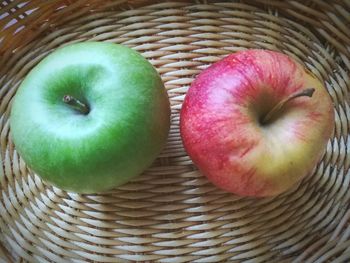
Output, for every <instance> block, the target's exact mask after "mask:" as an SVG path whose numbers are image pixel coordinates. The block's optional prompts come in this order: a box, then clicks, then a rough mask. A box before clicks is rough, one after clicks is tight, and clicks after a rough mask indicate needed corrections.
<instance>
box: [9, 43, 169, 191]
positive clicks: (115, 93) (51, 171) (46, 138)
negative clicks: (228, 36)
mask: <svg viewBox="0 0 350 263" xmlns="http://www.w3.org/2000/svg"><path fill="white" fill-rule="evenodd" d="M10 127H11V134H12V138H13V141H14V144H15V147H16V150H17V151H18V152H19V154H20V155H21V156H22V158H23V159H24V160H25V162H26V163H27V165H28V166H29V167H30V168H31V169H32V170H33V171H34V172H36V173H37V174H38V175H39V176H40V177H41V178H42V179H44V180H45V181H47V182H49V183H51V184H53V185H55V186H57V187H59V188H61V189H64V190H68V191H73V192H78V193H96V192H101V191H105V190H109V189H111V188H114V187H116V186H119V185H121V184H123V183H125V182H127V181H128V180H130V179H131V178H132V177H135V176H137V175H139V174H140V173H142V172H143V171H144V170H145V169H146V168H147V167H148V166H149V165H151V163H152V162H153V161H154V159H155V158H156V157H157V155H158V154H159V153H160V151H161V150H162V148H163V147H164V145H165V143H166V140H167V136H168V132H169V127H170V105H169V99H168V96H167V93H166V90H165V89H164V85H163V83H162V80H161V78H160V76H159V74H158V73H157V71H156V70H155V69H154V67H153V66H152V65H151V64H150V63H149V62H148V61H147V60H146V59H145V58H143V57H142V56H141V55H140V54H139V53H137V52H136V51H133V50H132V49H130V48H128V47H125V46H122V45H117V44H113V43H106V42H83V43H78V44H71V45H68V46H65V47H63V48H59V49H57V50H56V51H54V52H53V53H51V54H50V55H48V56H47V57H46V58H44V59H43V60H42V61H41V62H40V63H39V64H38V65H37V66H36V67H35V68H33V70H32V71H31V72H30V73H29V74H28V75H27V76H26V78H25V79H24V80H23V82H22V84H21V86H20V87H19V89H18V91H17V93H16V95H15V98H14V101H13V105H12V109H11V117H10Z"/></svg>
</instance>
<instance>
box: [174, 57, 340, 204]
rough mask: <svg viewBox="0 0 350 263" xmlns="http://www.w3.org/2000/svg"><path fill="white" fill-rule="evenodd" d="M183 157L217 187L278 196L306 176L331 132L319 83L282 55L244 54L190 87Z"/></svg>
mask: <svg viewBox="0 0 350 263" xmlns="http://www.w3.org/2000/svg"><path fill="white" fill-rule="evenodd" d="M180 127H181V136H182V140H183V143H184V146H185V149H186V151H187V152H188V154H189V156H190V157H191V158H192V160H193V162H194V163H195V164H196V165H197V166H198V168H199V170H200V171H201V172H202V173H203V174H204V175H205V176H207V177H208V179H209V180H210V181H211V182H213V183H214V184H215V185H217V186H218V187H220V188H222V189H224V190H227V191H229V192H232V193H235V194H238V195H242V196H256V197H263V196H272V195H276V194H279V193H282V192H284V191H286V190H287V189H289V188H290V187H292V186H293V185H294V184H295V183H297V182H298V181H300V180H301V179H302V178H303V177H304V176H306V175H307V174H309V173H310V172H311V171H312V169H313V168H314V167H315V166H316V165H317V162H318V161H319V160H320V158H321V157H322V155H323V153H324V150H325V148H326V144H327V141H328V139H329V138H330V136H331V134H332V131H333V127H334V112H333V106H332V101H331V99H330V96H329V95H328V93H327V91H326V89H325V88H324V86H323V85H322V83H321V82H320V81H319V80H318V79H317V78H316V77H315V76H313V75H312V74H311V73H310V72H309V71H307V70H306V69H305V68H304V67H303V66H301V65H300V64H298V63H297V62H296V61H294V60H293V59H291V58H290V57H288V56H287V55H284V54H281V53H278V52H273V51H267V50H247V51H242V52H238V53H235V54H231V55H229V56H227V57H226V58H224V59H222V60H220V61H218V62H217V63H214V64H213V65H211V66H210V67H209V68H207V69H206V70H204V71H203V72H201V73H200V74H199V76H198V77H197V78H196V79H195V80H194V82H193V83H192V85H191V87H190V89H189V90H188V93H187V95H186V98H185V101H184V103H183V106H182V110H181V115H180Z"/></svg>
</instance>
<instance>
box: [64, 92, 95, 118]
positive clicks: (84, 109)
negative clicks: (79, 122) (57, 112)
mask: <svg viewBox="0 0 350 263" xmlns="http://www.w3.org/2000/svg"><path fill="white" fill-rule="evenodd" d="M63 102H65V103H67V104H68V105H70V106H72V108H74V109H75V110H77V111H79V112H81V113H83V114H84V115H86V114H88V113H89V111H90V109H89V107H88V106H87V105H86V104H84V103H82V102H81V101H80V100H78V99H76V98H74V97H73V96H70V95H64V96H63Z"/></svg>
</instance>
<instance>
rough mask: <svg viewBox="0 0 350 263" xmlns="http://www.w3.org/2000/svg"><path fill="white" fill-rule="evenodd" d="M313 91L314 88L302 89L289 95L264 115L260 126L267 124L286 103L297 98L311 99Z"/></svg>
mask: <svg viewBox="0 0 350 263" xmlns="http://www.w3.org/2000/svg"><path fill="white" fill-rule="evenodd" d="M314 92H315V89H314V88H307V89H303V90H302V91H296V92H294V93H292V94H291V95H289V96H288V97H287V98H285V99H284V100H281V101H280V102H279V103H277V104H276V105H275V106H274V107H273V108H272V109H271V110H270V111H269V112H268V113H267V114H266V115H265V117H264V118H263V119H262V121H261V123H262V124H266V123H268V122H269V121H270V120H271V119H272V117H273V116H275V114H276V113H277V112H279V111H280V110H281V109H282V108H283V107H284V105H285V104H286V103H288V102H289V101H291V100H293V99H295V98H298V97H304V96H306V97H310V98H311V97H312V95H313V94H314Z"/></svg>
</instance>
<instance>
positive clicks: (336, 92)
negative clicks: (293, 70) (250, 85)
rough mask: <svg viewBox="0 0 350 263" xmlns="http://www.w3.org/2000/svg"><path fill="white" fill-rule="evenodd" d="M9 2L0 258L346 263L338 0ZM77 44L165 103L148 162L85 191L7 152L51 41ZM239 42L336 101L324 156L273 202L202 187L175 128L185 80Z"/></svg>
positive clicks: (344, 85)
mask: <svg viewBox="0 0 350 263" xmlns="http://www.w3.org/2000/svg"><path fill="white" fill-rule="evenodd" d="M20 2H21V1H9V0H8V1H3V2H2V3H0V30H1V31H0V39H2V42H0V63H1V64H0V154H1V155H0V157H1V158H0V160H1V162H2V165H0V183H1V186H0V230H1V231H0V243H1V244H2V245H0V262H1V259H3V260H4V261H5V262H11V261H15V262H123V261H128V260H130V261H142V262H144V261H159V262H222V261H225V262H227V261H229V262H282V261H286V262H291V261H294V262H327V261H332V262H349V260H350V226H349V222H350V221H349V220H350V207H349V205H350V203H349V201H350V191H349V190H348V189H349V183H350V171H349V167H350V145H349V144H350V141H349V140H350V137H349V130H350V106H349V103H350V101H349V98H350V97H349V93H350V79H349V71H350V37H349V28H350V2H349V1H347V0H344V1H340V0H335V1H329V2H327V1H318V0H313V1H304V2H298V1H274V0H270V1H266V3H265V1H262V0H261V1H258V0H255V1H253V0H252V1H244V2H238V1H226V2H225V1H193V2H191V1H178V2H160V3H157V2H155V1H149V2H147V1H128V2H126V1H96V0H95V1H94V0H92V1H87V0H78V1H68V0H67V1H62V0H60V1H37V0H33V1H31V2H29V3H27V4H25V3H26V1H24V2H23V3H24V4H20ZM13 19H16V20H13ZM13 21H14V22H13ZM87 40H99V41H110V42H114V43H121V44H124V45H127V46H129V47H132V48H134V49H135V50H137V51H139V52H140V53H142V54H143V56H145V57H146V58H147V59H149V61H150V62H151V63H152V64H153V65H154V66H155V67H156V68H157V70H158V71H159V72H160V74H161V75H162V79H163V81H164V83H165V86H166V89H167V91H168V94H169V97H170V100H171V105H172V126H171V131H170V135H169V139H168V143H167V146H166V148H165V149H164V151H163V152H162V153H161V154H160V155H159V157H158V158H157V160H156V161H155V162H154V164H153V165H152V167H150V168H149V169H147V170H146V171H145V172H144V173H143V174H142V175H141V176H140V177H138V178H137V179H135V180H133V181H132V182H130V183H128V184H126V185H123V186H121V187H119V188H117V189H114V190H112V191H110V192H107V193H104V194H96V195H78V194H74V193H67V192H64V191H62V190H60V189H57V188H55V187H52V186H49V185H46V184H45V183H44V182H42V181H41V180H40V179H39V177H37V176H36V175H35V174H33V173H32V172H31V171H30V170H29V169H28V168H27V167H26V165H25V163H24V162H23V160H22V159H21V157H20V156H19V155H18V154H17V152H16V150H15V147H14V145H13V143H12V141H11V136H10V127H9V112H10V109H11V101H12V98H13V96H14V94H15V92H16V90H17V88H18V85H19V84H20V82H21V80H22V79H23V77H24V76H25V75H26V74H27V73H28V71H29V70H30V69H31V68H32V67H33V66H35V65H36V64H37V63H38V62H39V61H40V60H41V59H42V58H43V57H44V56H46V55H47V54H48V53H50V52H51V51H52V50H54V49H56V48H57V47H59V46H62V45H66V44H68V43H73V42H80V41H87ZM247 48H265V49H271V50H278V51H282V52H284V53H286V54H288V55H290V56H292V57H293V58H295V59H296V60H298V61H299V62H300V63H302V64H304V65H305V67H307V68H308V69H309V70H311V71H312V72H313V73H314V74H315V75H316V76H317V77H318V78H319V79H320V80H322V81H323V82H324V83H325V87H326V88H327V90H328V92H329V94H330V96H331V98H332V100H333V102H334V114H335V119H336V122H335V127H334V135H333V137H332V139H331V140H330V141H329V143H328V146H327V151H326V153H325V155H324V157H323V159H322V161H321V162H320V163H319V165H318V166H317V167H315V169H314V171H313V172H312V174H310V176H308V177H307V178H305V179H304V180H303V181H302V182H301V183H300V184H299V185H297V186H295V187H294V188H293V189H291V190H290V191H288V192H287V193H284V194H282V195H279V196H277V197H274V198H264V199H258V200H256V199H252V198H241V197H238V196H235V195H232V194H229V193H226V192H223V191H220V190H219V189H217V188H216V187H214V186H213V185H212V184H210V183H209V182H208V181H207V180H206V179H205V178H204V177H203V176H202V175H201V174H200V173H199V172H198V171H197V169H196V167H195V166H194V165H193V163H192V162H191V160H190V158H189V157H188V156H187V154H186V153H185V151H184V149H183V146H182V142H181V138H180V134H179V125H178V124H179V123H178V122H179V110H180V109H181V104H182V101H183V99H184V96H185V94H186V91H187V89H188V87H189V85H190V83H191V81H192V80H193V79H194V77H195V76H196V75H197V74H198V73H199V72H200V71H201V70H202V69H204V68H206V67H207V66H208V65H210V64H211V63H213V62H215V61H217V60H219V59H220V58H222V57H223V56H225V55H227V54H229V53H232V52H235V51H238V50H242V49H247Z"/></svg>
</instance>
